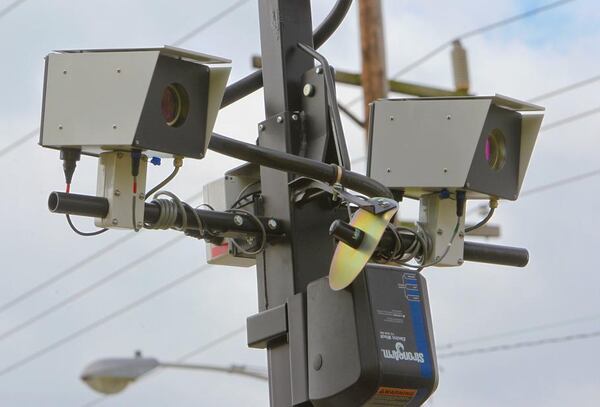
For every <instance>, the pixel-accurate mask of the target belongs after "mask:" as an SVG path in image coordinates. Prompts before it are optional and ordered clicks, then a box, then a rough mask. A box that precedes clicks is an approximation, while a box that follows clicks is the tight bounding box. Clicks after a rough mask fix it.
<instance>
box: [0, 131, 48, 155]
mask: <svg viewBox="0 0 600 407" xmlns="http://www.w3.org/2000/svg"><path fill="white" fill-rule="evenodd" d="M39 131H40V128H39V127H37V128H35V129H34V130H32V131H30V132H29V133H27V134H24V135H22V136H21V137H19V138H18V139H16V140H15V141H13V142H12V143H10V144H9V145H7V146H6V147H3V148H1V149H0V158H2V157H3V156H5V155H6V154H8V153H10V152H11V151H13V150H14V149H16V148H17V147H19V146H21V144H25V143H26V142H27V141H29V140H31V138H32V137H33V136H35V135H36V134H38V132H39Z"/></svg>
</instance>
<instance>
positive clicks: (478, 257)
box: [464, 242, 529, 267]
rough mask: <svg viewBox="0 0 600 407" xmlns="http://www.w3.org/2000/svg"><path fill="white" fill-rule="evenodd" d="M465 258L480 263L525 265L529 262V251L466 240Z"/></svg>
mask: <svg viewBox="0 0 600 407" xmlns="http://www.w3.org/2000/svg"><path fill="white" fill-rule="evenodd" d="M464 259H465V261H476V262H479V263H491V264H499V265H502V266H513V267H525V266H526V265H527V263H529V252H528V251H527V249H523V248H521V247H510V246H499V245H495V244H486V243H476V242H465V252H464Z"/></svg>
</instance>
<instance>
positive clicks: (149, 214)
mask: <svg viewBox="0 0 600 407" xmlns="http://www.w3.org/2000/svg"><path fill="white" fill-rule="evenodd" d="M108 207H109V204H108V200H107V199H106V198H102V197H97V196H87V195H79V194H67V193H64V192H52V193H51V194H50V197H49V198H48V208H49V209H50V212H54V213H65V214H70V215H78V216H88V217H93V218H104V217H106V215H107V214H108ZM192 210H194V211H196V213H197V214H198V217H199V218H200V220H201V221H202V222H203V224H204V226H205V227H206V228H208V229H209V230H210V231H214V232H217V233H219V234H220V235H222V236H232V237H235V236H239V235H243V234H248V233H257V234H258V233H262V230H263V229H262V228H261V227H260V226H259V225H258V224H257V222H256V219H254V218H253V217H251V216H249V215H245V214H243V213H240V214H237V213H236V214H234V213H228V212H218V211H210V210H203V209H192V208H187V209H186V211H187V220H188V228H189V229H196V230H197V229H198V224H197V222H196V217H195V216H193V214H192V212H191V211H192ZM159 216H160V208H159V206H158V205H157V204H155V203H152V202H150V203H146V205H145V208H144V222H145V223H148V224H150V225H153V224H155V223H156V221H157V220H158V218H159ZM236 216H237V218H236ZM236 220H237V222H236ZM258 220H259V221H260V222H261V223H262V225H263V227H264V230H265V231H266V232H267V235H270V236H274V235H282V234H283V233H284V232H283V227H282V225H281V222H278V221H276V220H275V219H268V218H262V217H259V218H258ZM174 226H177V227H181V226H182V216H181V214H178V215H177V220H176V221H175V225H174Z"/></svg>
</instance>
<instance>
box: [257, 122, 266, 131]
mask: <svg viewBox="0 0 600 407" xmlns="http://www.w3.org/2000/svg"><path fill="white" fill-rule="evenodd" d="M258 130H260V131H264V130H265V125H264V124H262V123H261V124H259V125H258Z"/></svg>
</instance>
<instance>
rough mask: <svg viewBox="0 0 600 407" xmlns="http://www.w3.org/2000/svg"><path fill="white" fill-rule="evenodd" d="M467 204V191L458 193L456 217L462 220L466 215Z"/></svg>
mask: <svg viewBox="0 0 600 407" xmlns="http://www.w3.org/2000/svg"><path fill="white" fill-rule="evenodd" d="M466 202H467V193H466V192H465V191H456V216H458V217H459V218H462V216H463V215H464V214H465V204H466Z"/></svg>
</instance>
